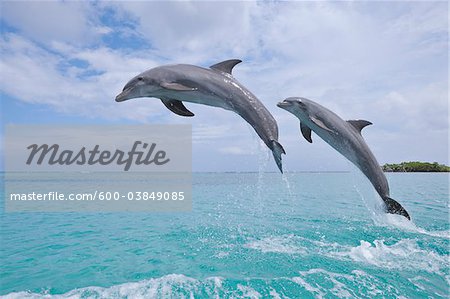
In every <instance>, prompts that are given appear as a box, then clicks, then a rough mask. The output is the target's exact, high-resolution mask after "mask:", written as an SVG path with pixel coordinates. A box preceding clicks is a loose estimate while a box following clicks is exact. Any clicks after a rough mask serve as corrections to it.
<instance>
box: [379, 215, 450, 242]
mask: <svg viewBox="0 0 450 299" xmlns="http://www.w3.org/2000/svg"><path fill="white" fill-rule="evenodd" d="M373 219H374V221H375V224H377V225H379V226H387V227H395V228H398V229H401V230H403V231H406V232H411V233H418V234H423V235H427V236H431V237H438V238H446V239H450V230H442V231H428V230H426V229H424V228H421V227H418V226H417V225H416V224H415V223H414V222H413V221H410V220H408V219H406V218H405V217H403V216H400V215H394V214H386V213H383V214H379V215H376V217H374V218H373Z"/></svg>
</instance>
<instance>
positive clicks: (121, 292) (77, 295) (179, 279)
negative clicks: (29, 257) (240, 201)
mask: <svg viewBox="0 0 450 299" xmlns="http://www.w3.org/2000/svg"><path fill="white" fill-rule="evenodd" d="M220 289H222V278H220V277H210V278H207V279H206V280H205V281H199V280H197V279H194V278H191V277H188V276H185V275H182V274H169V275H166V276H162V277H160V278H154V279H148V280H143V281H139V282H128V283H124V284H119V285H114V286H111V287H105V288H104V287H95V286H91V287H86V288H80V289H74V290H71V291H69V292H67V293H64V294H54V295H52V294H45V293H44V294H38V293H31V292H16V293H10V294H8V295H6V296H4V297H0V298H5V299H37V298H45V299H47V298H48V299H63V298H70V299H81V298H89V299H94V298H95V299H103V298H108V299H112V298H193V297H194V295H197V296H198V295H203V296H206V297H208V298H220V296H219V293H218V292H219V290H220ZM245 291H246V292H250V291H249V290H245Z"/></svg>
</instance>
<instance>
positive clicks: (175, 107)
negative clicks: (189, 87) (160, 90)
mask: <svg viewBox="0 0 450 299" xmlns="http://www.w3.org/2000/svg"><path fill="white" fill-rule="evenodd" d="M161 102H163V104H164V106H166V107H167V109H169V110H170V111H172V112H173V113H175V114H178V115H180V116H194V113H192V112H191V111H189V110H188V109H187V108H186V107H185V106H184V105H183V102H181V101H178V100H171V99H166V98H163V99H161Z"/></svg>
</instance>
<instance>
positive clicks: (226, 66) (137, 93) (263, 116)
mask: <svg viewBox="0 0 450 299" xmlns="http://www.w3.org/2000/svg"><path fill="white" fill-rule="evenodd" d="M240 62H242V61H241V60H238V59H231V60H226V61H223V62H220V63H217V64H214V65H212V66H210V67H209V68H203V67H199V66H195V65H189V64H174V65H163V66H159V67H155V68H152V69H150V70H147V71H145V72H143V73H141V74H139V75H137V76H136V77H134V78H132V79H131V80H130V81H129V82H128V83H127V84H126V85H125V87H124V88H123V91H122V92H121V93H120V94H119V95H118V96H117V97H116V102H123V101H126V100H129V99H133V98H142V97H155V98H159V99H160V100H161V101H162V102H163V104H164V105H165V106H166V107H167V108H168V109H169V110H170V111H172V112H173V113H175V114H178V115H180V116H186V117H189V116H194V113H192V112H191V111H189V110H188V109H187V108H186V107H185V106H184V105H183V103H182V102H191V103H197V104H203V105H208V106H214V107H220V108H223V109H226V110H231V111H234V112H236V113H237V114H239V115H240V116H241V117H242V118H243V119H244V120H246V121H247V122H248V123H249V124H250V125H251V126H252V127H253V129H255V131H256V133H257V134H258V136H259V137H260V138H261V139H262V140H263V141H264V143H265V144H266V145H267V147H268V148H269V149H271V150H272V153H273V157H274V159H275V162H276V164H277V166H278V168H279V169H280V171H281V172H283V167H282V163H281V154H282V153H283V154H286V152H285V151H284V149H283V146H282V145H281V144H280V143H278V126H277V122H276V121H275V119H274V118H273V116H272V114H270V112H269V111H268V110H267V108H266V107H265V106H264V105H263V104H262V103H261V102H260V101H259V100H258V98H257V97H256V96H255V95H253V94H252V93H251V92H250V91H249V90H248V89H246V88H245V87H244V86H243V85H242V84H241V83H239V82H238V81H237V80H236V79H235V78H234V77H233V76H232V75H231V71H232V69H233V67H234V66H235V65H236V64H238V63H240Z"/></svg>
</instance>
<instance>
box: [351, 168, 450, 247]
mask: <svg viewBox="0 0 450 299" xmlns="http://www.w3.org/2000/svg"><path fill="white" fill-rule="evenodd" d="M351 169H352V170H351V173H352V179H353V184H354V185H353V186H354V188H355V190H356V192H358V194H359V196H360V197H361V199H362V201H363V202H364V205H365V206H366V208H367V210H368V211H369V213H370V216H371V218H372V220H373V222H374V224H375V225H377V226H384V227H393V228H397V229H400V230H403V231H406V232H412V233H419V234H424V235H429V236H433V237H440V238H447V239H450V231H448V230H445V231H435V232H431V231H427V230H426V229H424V228H421V227H419V226H417V225H416V224H415V223H414V221H413V220H414V219H412V220H408V219H406V218H405V217H403V216H401V215H396V214H388V213H386V212H385V211H384V203H383V200H382V199H381V197H380V196H379V195H378V193H377V192H376V191H375V190H374V189H373V186H372V185H371V184H370V182H369V181H368V180H367V178H366V177H365V176H364V175H363V174H362V173H361V172H360V171H359V170H358V169H357V168H356V167H354V166H353V165H352V167H351Z"/></svg>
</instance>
